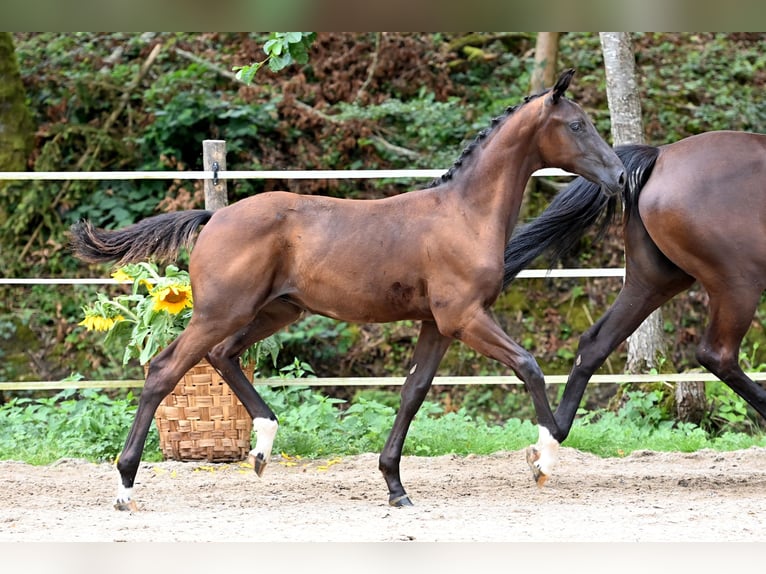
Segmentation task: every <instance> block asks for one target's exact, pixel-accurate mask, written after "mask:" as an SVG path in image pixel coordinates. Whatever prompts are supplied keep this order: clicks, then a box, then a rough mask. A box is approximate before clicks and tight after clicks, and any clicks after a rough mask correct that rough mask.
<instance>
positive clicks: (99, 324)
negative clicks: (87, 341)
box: [78, 314, 125, 331]
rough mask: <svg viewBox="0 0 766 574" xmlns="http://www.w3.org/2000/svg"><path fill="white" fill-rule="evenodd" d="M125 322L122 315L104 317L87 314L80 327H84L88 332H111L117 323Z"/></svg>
mask: <svg viewBox="0 0 766 574" xmlns="http://www.w3.org/2000/svg"><path fill="white" fill-rule="evenodd" d="M124 320H125V318H124V317H123V316H122V315H115V316H114V317H103V316H101V315H98V314H86V315H85V318H84V319H83V320H82V321H80V322H79V323H78V325H82V326H83V327H85V328H86V329H87V330H88V331H109V330H110V329H111V328H112V327H114V325H115V324H116V323H119V322H120V321H124Z"/></svg>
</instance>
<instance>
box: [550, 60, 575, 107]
mask: <svg viewBox="0 0 766 574" xmlns="http://www.w3.org/2000/svg"><path fill="white" fill-rule="evenodd" d="M574 73H575V71H574V68H569V69H568V70H566V71H565V72H563V73H562V74H561V75H560V76H559V79H558V81H557V82H556V85H555V86H553V94H552V96H551V98H552V99H553V103H554V104H556V103H558V101H559V98H561V96H563V95H564V92H566V91H567V88H568V87H569V82H571V81H572V76H574Z"/></svg>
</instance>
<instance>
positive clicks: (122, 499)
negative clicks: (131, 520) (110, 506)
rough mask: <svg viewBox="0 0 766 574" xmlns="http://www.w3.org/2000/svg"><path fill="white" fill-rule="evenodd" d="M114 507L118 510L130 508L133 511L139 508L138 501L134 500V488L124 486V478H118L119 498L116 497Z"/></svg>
mask: <svg viewBox="0 0 766 574" xmlns="http://www.w3.org/2000/svg"><path fill="white" fill-rule="evenodd" d="M114 508H115V509H116V510H130V511H132V512H135V511H136V510H138V506H137V505H136V501H135V500H133V489H132V488H127V487H126V486H124V485H123V484H122V479H119V480H118V485H117V498H115V499H114Z"/></svg>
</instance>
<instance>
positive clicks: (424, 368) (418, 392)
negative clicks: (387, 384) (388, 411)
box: [378, 321, 452, 506]
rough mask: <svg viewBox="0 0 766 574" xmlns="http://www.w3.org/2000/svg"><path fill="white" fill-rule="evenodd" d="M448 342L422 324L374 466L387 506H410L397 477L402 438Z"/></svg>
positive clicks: (429, 324)
mask: <svg viewBox="0 0 766 574" xmlns="http://www.w3.org/2000/svg"><path fill="white" fill-rule="evenodd" d="M451 342H452V339H450V338H449V337H445V336H444V335H442V334H441V333H439V330H438V329H437V328H436V324H435V323H433V322H431V321H424V322H423V324H422V325H421V327H420V335H419V336H418V341H417V343H416V345H415V352H414V356H413V360H412V367H411V368H410V372H409V374H408V375H407V379H406V380H405V381H404V386H403V387H402V391H401V395H402V400H401V404H400V405H399V412H398V413H396V419H395V420H394V426H393V428H392V429H391V432H390V433H389V435H388V439H387V440H386V444H385V446H384V447H383V450H382V451H381V453H380V458H379V463H378V468H380V471H381V472H382V473H383V478H384V479H385V481H386V484H387V485H388V503H389V504H390V505H391V506H412V501H411V500H410V498H409V496H408V495H407V493H406V492H405V490H404V486H402V481H401V478H400V475H399V463H400V462H401V459H402V449H403V448H404V439H405V438H406V436H407V431H408V430H409V428H410V423H411V422H412V419H413V418H414V417H415V414H417V412H418V409H420V406H421V405H422V404H423V400H424V399H425V397H426V394H427V393H428V389H429V388H430V387H431V382H432V381H433V378H434V374H435V373H436V369H437V368H438V367H439V363H440V362H441V360H442V357H444V353H446V352H447V348H448V347H449V345H450V343H451Z"/></svg>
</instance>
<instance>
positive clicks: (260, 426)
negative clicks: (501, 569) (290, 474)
mask: <svg viewBox="0 0 766 574" xmlns="http://www.w3.org/2000/svg"><path fill="white" fill-rule="evenodd" d="M301 313H303V310H302V309H300V308H298V307H296V306H295V305H293V304H292V303H289V302H287V301H281V300H277V301H274V302H272V303H270V304H269V305H267V306H266V307H265V308H263V309H262V310H261V311H259V313H258V316H257V317H256V318H255V320H254V321H253V322H252V323H250V324H249V325H248V326H247V327H245V328H243V329H241V330H240V331H239V332H237V333H235V334H234V335H232V336H230V337H228V338H227V339H225V340H224V341H223V342H222V343H220V344H218V345H216V346H215V347H214V348H213V349H212V350H211V351H210V353H208V360H209V361H210V364H211V365H213V367H214V368H215V369H216V370H217V371H218V372H219V373H220V375H221V377H223V380H224V381H226V383H227V384H228V385H229V386H230V387H231V390H232V391H234V394H235V395H237V397H239V400H240V401H242V404H243V405H244V406H245V408H246V409H247V412H248V413H249V414H250V416H251V417H253V429H254V430H255V432H256V443H255V448H253V450H251V451H250V462H252V464H253V469H254V470H255V473H256V474H257V475H258V476H261V475H262V474H263V471H264V470H265V469H266V465H267V464H268V462H269V458H270V457H271V449H272V447H273V445H274V438H275V436H276V434H277V429H278V428H279V424H278V421H277V417H276V416H275V415H274V413H273V412H272V410H271V409H270V408H269V406H268V405H267V404H266V403H265V402H264V400H263V399H262V398H261V396H260V395H259V394H258V392H257V391H256V390H255V387H253V385H252V383H250V381H249V380H248V379H247V377H246V376H245V374H244V373H243V372H242V368H241V367H240V364H239V357H240V355H241V354H242V353H243V352H244V351H245V349H247V348H248V347H250V346H251V345H252V344H254V343H256V342H257V341H260V340H262V339H265V338H266V337H268V336H269V335H271V334H273V333H275V332H277V331H278V330H279V329H281V328H282V327H284V326H286V325H289V324H290V323H292V322H293V321H295V320H296V319H298V318H299V317H300V316H301Z"/></svg>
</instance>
